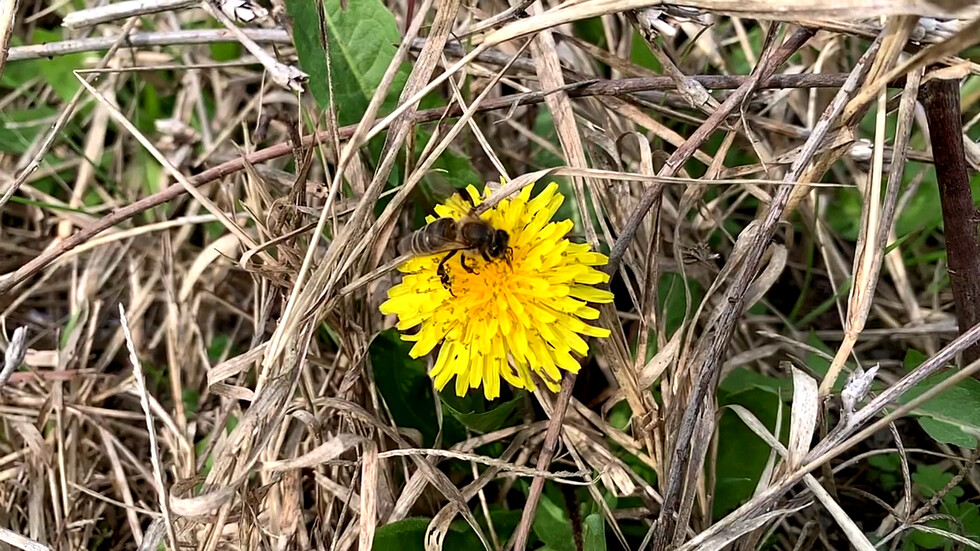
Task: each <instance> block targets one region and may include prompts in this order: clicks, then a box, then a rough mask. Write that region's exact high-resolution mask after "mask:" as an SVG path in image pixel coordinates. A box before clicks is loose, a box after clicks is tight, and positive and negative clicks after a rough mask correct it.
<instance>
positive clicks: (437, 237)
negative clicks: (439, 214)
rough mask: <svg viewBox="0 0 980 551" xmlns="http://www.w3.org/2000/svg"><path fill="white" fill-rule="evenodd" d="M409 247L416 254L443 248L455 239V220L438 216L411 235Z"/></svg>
mask: <svg viewBox="0 0 980 551" xmlns="http://www.w3.org/2000/svg"><path fill="white" fill-rule="evenodd" d="M410 237H411V249H412V251H413V252H414V253H416V254H426V253H433V252H438V251H441V250H444V249H445V248H446V246H447V245H450V244H452V243H453V242H454V241H455V240H456V221H455V220H453V219H452V218H440V219H438V220H436V221H434V222H432V223H431V224H429V225H427V226H426V227H424V228H422V229H420V230H418V231H416V232H415V233H413V234H412V235H411V236H410Z"/></svg>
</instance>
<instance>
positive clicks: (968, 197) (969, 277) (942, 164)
mask: <svg viewBox="0 0 980 551" xmlns="http://www.w3.org/2000/svg"><path fill="white" fill-rule="evenodd" d="M919 101H921V102H922V105H923V107H925V112H926V120H927V121H928V122H929V135H930V139H931V141H932V154H933V157H934V159H935V166H936V180H937V182H938V183H939V197H940V201H941V202H942V209H943V225H944V228H945V237H946V255H947V259H948V260H947V263H948V267H947V271H948V272H949V281H950V286H951V287H952V289H953V303H954V305H955V307H956V322H957V324H958V325H959V329H960V331H964V330H966V329H967V328H969V327H972V326H974V325H976V324H977V322H978V321H980V236H978V235H977V221H978V219H980V218H978V216H977V209H976V207H974V204H973V194H972V193H971V191H970V178H969V175H968V173H967V165H966V155H965V152H964V149H963V123H962V120H961V118H960V87H959V81H958V80H939V79H935V80H931V81H929V82H927V83H925V84H924V85H923V86H922V89H921V91H920V92H919ZM977 358H980V344H974V345H972V346H970V347H968V348H967V349H966V350H965V351H964V352H963V361H964V362H965V363H971V362H973V361H974V360H976V359H977Z"/></svg>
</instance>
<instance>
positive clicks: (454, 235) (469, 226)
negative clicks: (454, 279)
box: [401, 212, 511, 293]
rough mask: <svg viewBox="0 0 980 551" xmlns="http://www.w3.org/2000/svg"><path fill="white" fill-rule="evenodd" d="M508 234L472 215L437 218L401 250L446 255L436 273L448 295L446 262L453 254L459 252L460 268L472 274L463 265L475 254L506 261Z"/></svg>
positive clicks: (507, 256) (413, 235)
mask: <svg viewBox="0 0 980 551" xmlns="http://www.w3.org/2000/svg"><path fill="white" fill-rule="evenodd" d="M509 242H510V234H508V233H507V232H506V231H504V230H500V229H497V228H495V227H493V225H491V224H490V222H487V221H486V220H484V219H482V218H480V217H479V216H476V215H475V214H473V213H472V212H471V213H469V214H467V215H466V216H463V217H462V218H460V219H459V220H456V219H455V218H439V219H437V220H434V221H433V222H431V223H429V224H427V225H426V226H425V227H424V228H422V229H419V230H416V231H415V232H414V233H412V234H411V235H409V236H407V237H405V238H404V239H403V240H402V247H401V249H402V250H406V249H407V250H408V251H410V252H411V253H412V254H414V255H418V256H422V255H430V254H437V253H443V252H444V253H447V254H446V256H444V257H443V258H442V260H441V261H440V262H439V267H438V268H437V269H436V273H437V274H439V281H440V282H441V283H442V286H443V287H445V288H446V289H447V290H449V292H450V293H452V287H451V285H450V281H449V272H448V271H447V270H446V263H447V262H449V260H450V259H452V258H453V257H454V256H455V255H456V254H457V253H462V254H461V256H460V259H459V263H460V265H461V266H462V267H463V269H464V270H466V271H467V272H469V273H471V274H472V273H476V272H475V271H474V269H473V266H470V265H468V264H467V263H466V259H467V256H476V255H479V256H481V257H483V260H485V261H487V262H491V261H493V260H500V259H503V260H507V261H508V262H509V261H510V252H511V249H510V245H509Z"/></svg>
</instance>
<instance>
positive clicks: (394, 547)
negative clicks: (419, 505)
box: [371, 518, 483, 551]
mask: <svg viewBox="0 0 980 551" xmlns="http://www.w3.org/2000/svg"><path fill="white" fill-rule="evenodd" d="M430 520H431V519H428V518H407V519H404V520H400V521H398V522H393V523H391V524H385V525H384V526H381V527H380V528H378V529H377V531H375V533H374V546H373V547H372V548H371V549H372V550H373V551H425V529H426V527H427V526H428V525H429V522H430ZM482 547H483V546H482V545H480V540H479V539H478V538H477V537H476V534H475V533H473V529H472V528H470V527H469V525H468V524H466V522H464V521H457V522H454V523H452V524H451V525H450V526H449V532H447V533H446V541H445V543H444V546H443V548H444V549H482Z"/></svg>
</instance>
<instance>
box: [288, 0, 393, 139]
mask: <svg viewBox="0 0 980 551" xmlns="http://www.w3.org/2000/svg"><path fill="white" fill-rule="evenodd" d="M340 3H341V0H323V2H322V6H323V12H322V13H321V12H320V9H319V6H320V5H321V4H320V3H319V2H318V1H313V0H286V10H287V12H288V13H289V15H290V16H291V17H292V18H293V41H294V42H295V43H296V52H297V54H298V55H299V62H300V66H301V67H302V68H303V70H304V71H306V72H307V73H308V74H309V75H310V80H309V87H310V91H311V92H312V93H313V97H314V98H315V99H316V102H317V105H319V106H320V107H321V108H327V107H329V106H330V104H331V98H330V88H329V85H328V79H327V57H326V52H325V50H324V47H323V43H324V42H323V41H324V38H325V39H326V42H327V44H328V45H329V49H330V75H331V76H332V81H333V92H334V94H335V95H336V97H335V98H333V99H334V101H333V105H334V106H335V107H336V109H337V120H338V122H339V123H340V124H341V125H349V124H353V123H355V122H357V121H359V120H360V119H361V116H362V115H363V114H364V111H365V110H366V109H367V105H368V102H369V101H370V99H371V97H372V96H373V95H374V92H375V90H377V88H378V84H379V83H380V82H381V78H382V77H383V76H384V73H385V70H386V69H387V68H388V65H389V64H390V63H391V60H392V59H394V56H395V51H396V50H397V46H396V45H397V44H398V43H399V41H400V40H401V35H400V33H399V32H398V26H397V25H396V23H395V17H394V16H393V15H392V14H391V12H390V11H388V9H387V8H386V7H385V5H384V4H383V3H382V2H381V1H380V0H357V1H356V2H346V3H347V9H346V10H343V9H341V5H340ZM407 76H408V71H407V70H406V69H402V70H400V72H399V74H398V76H396V78H395V81H394V82H393V84H392V88H391V90H389V94H388V101H386V107H388V108H389V109H390V108H391V104H392V103H393V102H394V101H395V100H397V98H398V94H399V93H400V92H401V89H402V87H403V86H404V85H405V79H406V78H407Z"/></svg>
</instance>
